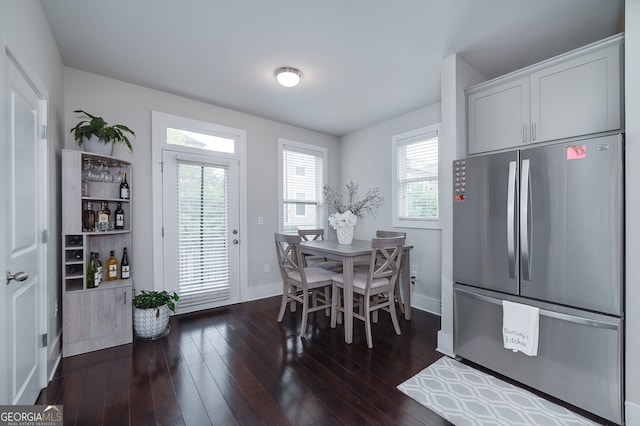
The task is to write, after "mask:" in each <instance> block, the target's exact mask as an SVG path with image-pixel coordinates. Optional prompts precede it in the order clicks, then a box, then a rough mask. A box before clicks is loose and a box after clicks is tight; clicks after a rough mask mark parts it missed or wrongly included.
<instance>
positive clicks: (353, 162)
mask: <svg viewBox="0 0 640 426" xmlns="http://www.w3.org/2000/svg"><path fill="white" fill-rule="evenodd" d="M439 122H440V104H434V105H431V106H428V107H425V108H421V109H418V110H416V111H413V112H410V113H407V114H404V115H401V116H398V117H395V118H393V119H390V120H387V121H384V122H382V123H378V124H375V125H373V126H370V127H367V128H365V129H362V130H358V131H356V132H353V133H350V134H348V135H346V136H343V137H341V138H340V182H341V183H340V189H341V192H342V193H344V192H346V188H345V185H346V184H347V183H349V182H350V181H354V182H356V183H358V184H359V185H360V195H361V196H362V195H364V194H365V192H366V191H367V189H368V188H371V187H378V188H380V192H381V194H382V196H383V197H384V198H385V202H384V205H383V206H382V207H381V208H380V209H378V212H377V215H376V216H375V217H372V216H367V217H366V218H365V219H364V220H363V221H359V222H358V225H357V226H356V231H355V238H360V239H369V238H371V236H372V235H375V233H376V230H378V229H384V230H396V229H397V230H399V231H402V232H406V233H407V243H408V244H412V245H413V246H414V249H413V250H412V252H411V269H412V270H413V271H416V277H417V279H416V284H415V288H414V291H413V293H412V301H411V302H412V305H413V306H415V307H417V308H420V309H423V310H428V311H431V312H434V313H438V314H439V313H440V230H439V229H411V228H393V227H392V226H391V223H392V222H391V218H392V211H391V136H393V135H395V134H399V133H403V132H406V131H409V130H413V129H417V128H419V127H424V126H428V125H431V124H436V123H439ZM331 232H333V230H331Z"/></svg>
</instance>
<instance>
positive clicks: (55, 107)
mask: <svg viewBox="0 0 640 426" xmlns="http://www.w3.org/2000/svg"><path fill="white" fill-rule="evenodd" d="M0 30H1V31H2V32H3V35H4V38H5V40H6V42H7V47H8V48H9V49H10V50H11V52H12V54H13V55H14V56H15V57H16V58H17V60H18V62H19V63H20V64H21V65H22V66H23V67H24V68H25V70H26V72H27V74H28V75H29V77H31V78H32V79H34V80H37V81H39V82H40V83H42V84H43V85H44V86H45V87H46V90H47V91H48V93H49V111H48V116H49V117H48V119H49V122H48V126H49V129H48V143H49V158H48V161H49V174H50V176H49V188H48V189H49V191H48V193H49V194H50V195H49V207H50V209H49V218H48V220H49V252H48V253H47V259H48V267H49V270H48V271H47V273H46V274H45V277H46V278H47V289H48V290H47V293H48V301H47V312H46V313H45V314H46V315H47V318H48V330H47V333H48V335H49V346H48V366H47V371H48V376H50V375H51V374H52V373H53V369H54V368H55V365H56V362H57V360H58V359H59V356H60V334H61V330H62V316H61V315H58V316H57V317H54V307H55V304H56V301H58V303H59V304H60V305H61V304H62V303H61V299H60V298H61V293H60V291H61V290H60V264H61V259H60V213H59V212H60V155H59V148H60V146H61V145H62V140H63V136H62V132H63V131H64V129H63V126H62V124H63V115H64V112H63V92H64V86H63V64H62V58H61V57H60V53H59V51H58V48H57V46H56V44H55V41H54V39H53V36H52V34H51V30H50V28H49V24H48V23H47V21H46V19H45V17H44V13H43V11H42V6H41V5H40V3H39V2H38V1H35V0H21V1H12V0H0ZM3 102H4V100H3ZM1 306H4V305H1V304H0V307H1ZM3 337H4V336H0V341H2V342H6V339H4V338H3ZM4 346H5V348H6V347H7V345H4ZM3 368H4V366H3ZM0 377H4V378H6V377H8V374H7V372H6V371H4V370H2V371H0ZM0 380H1V379H0Z"/></svg>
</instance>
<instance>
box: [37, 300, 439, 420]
mask: <svg viewBox="0 0 640 426" xmlns="http://www.w3.org/2000/svg"><path fill="white" fill-rule="evenodd" d="M279 305H280V297H272V298H268V299H263V300H258V301H253V302H247V303H242V304H238V305H233V306H229V307H225V308H219V309H214V310H209V311H204V312H199V313H196V314H187V315H180V316H173V317H172V318H171V333H170V334H169V335H168V336H167V337H164V338H162V339H158V340H155V341H147V340H140V339H136V340H134V342H133V344H129V345H123V346H119V347H115V348H111V349H105V350H101V351H96V352H91V353H88V354H83V355H78V356H74V357H69V358H64V359H63V360H62V363H61V364H60V366H59V368H58V370H57V372H56V374H55V378H54V379H53V380H52V381H51V383H50V384H49V386H48V387H47V388H45V389H43V390H42V392H41V394H40V397H39V399H38V402H37V403H38V404H62V405H63V407H64V423H65V424H69V425H73V424H75V425H82V426H84V425H127V424H131V425H154V424H158V425H183V424H184V425H198V426H200V425H207V424H215V425H257V424H264V425H333V424H335V425H340V424H348V425H356V424H357V425H359V424H385V425H394V424H397V425H424V424H427V425H450V423H449V422H447V421H445V420H443V419H441V418H440V417H438V416H437V415H436V414H434V413H433V412H431V411H429V410H428V409H426V408H425V407H423V406H422V405H420V404H419V403H417V402H416V401H414V400H413V399H411V398H409V397H407V396H406V395H404V394H403V393H402V392H400V391H398V390H397V389H396V386H397V385H398V384H400V383H402V382H403V381H405V380H406V379H408V378H409V377H411V376H413V375H415V374H416V373H418V372H419V371H421V370H422V369H424V368H425V367H426V366H428V365H429V364H431V363H433V362H434V361H436V360H437V359H438V358H440V357H441V354H439V353H438V352H436V351H435V349H434V348H435V347H436V334H437V332H438V330H439V329H440V318H439V317H438V316H436V315H432V314H428V313H425V312H422V311H419V310H415V309H414V310H413V318H412V320H411V321H405V320H404V319H401V320H400V325H401V328H402V335H401V336H397V335H396V334H395V333H394V331H393V326H392V325H391V321H390V319H389V317H388V314H387V313H381V314H380V316H381V317H380V321H379V322H378V324H373V328H372V333H373V344H374V348H373V349H371V350H370V349H367V344H366V339H365V335H364V325H363V324H362V322H360V321H357V320H356V321H354V339H353V340H354V341H353V344H351V345H347V344H345V343H344V332H343V330H342V328H341V326H338V327H336V328H335V329H332V328H331V327H330V326H329V318H327V317H325V316H324V314H323V313H320V312H319V313H315V314H312V315H311V317H310V321H309V324H308V326H307V333H306V335H305V339H301V338H300V336H299V334H298V331H299V325H300V310H298V312H296V313H291V312H287V314H285V317H284V320H283V322H282V323H277V322H276V317H277V314H278V308H279ZM385 316H386V317H385Z"/></svg>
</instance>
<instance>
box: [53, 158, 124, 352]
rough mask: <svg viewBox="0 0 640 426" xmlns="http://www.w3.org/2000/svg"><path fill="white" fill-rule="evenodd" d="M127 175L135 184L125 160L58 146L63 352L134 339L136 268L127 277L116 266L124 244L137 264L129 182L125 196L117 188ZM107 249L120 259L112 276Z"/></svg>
mask: <svg viewBox="0 0 640 426" xmlns="http://www.w3.org/2000/svg"><path fill="white" fill-rule="evenodd" d="M125 176H126V181H127V184H128V185H131V186H133V185H132V167H131V163H129V162H127V161H124V160H121V159H117V158H113V157H107V156H102V155H97V154H90V153H87V152H83V151H74V150H65V149H63V150H62V309H63V320H62V323H63V325H62V352H63V356H65V357H67V356H72V355H77V354H81V353H85V352H90V351H95V350H98V349H104V348H108V347H112V346H117V345H122V344H125V343H130V342H131V341H132V339H133V331H132V308H131V302H132V296H133V287H134V286H133V276H134V273H133V268H132V266H130V268H131V269H130V270H129V272H130V273H129V278H128V279H122V276H121V270H120V264H121V260H122V255H123V252H124V249H125V248H127V252H128V259H129V263H130V265H134V264H135V263H134V260H133V258H132V252H133V251H132V247H131V243H132V234H131V224H132V221H131V213H132V210H133V209H132V208H131V197H130V196H129V190H128V188H127V190H126V191H123V194H124V196H125V197H126V198H124V199H123V198H121V191H120V187H121V182H122V180H123V179H125ZM104 207H106V209H104ZM116 210H118V213H119V214H118V219H119V220H118V223H116V214H115V212H116ZM108 212H110V215H107V213H108ZM122 217H124V223H122ZM99 219H102V220H101V221H99ZM111 251H113V252H114V255H115V258H116V259H117V261H118V269H117V276H116V277H115V279H110V280H108V279H107V277H108V271H107V260H108V259H109V257H110V254H111ZM92 253H97V254H98V258H99V259H100V261H101V263H102V274H101V276H102V279H101V280H100V279H97V280H96V276H97V273H96V271H95V265H94V263H95V262H92V261H91V257H92ZM112 278H113V276H112ZM96 282H97V284H98V285H97V286H96Z"/></svg>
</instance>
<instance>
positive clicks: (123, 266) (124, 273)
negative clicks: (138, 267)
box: [120, 247, 130, 280]
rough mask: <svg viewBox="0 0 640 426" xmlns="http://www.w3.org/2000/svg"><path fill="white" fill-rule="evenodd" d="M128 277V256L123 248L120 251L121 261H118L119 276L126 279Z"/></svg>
mask: <svg viewBox="0 0 640 426" xmlns="http://www.w3.org/2000/svg"><path fill="white" fill-rule="evenodd" d="M129 277H130V271H129V256H128V255H127V248H126V247H125V248H124V251H123V252H122V262H120V278H122V279H123V280H126V279H128V278H129Z"/></svg>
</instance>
